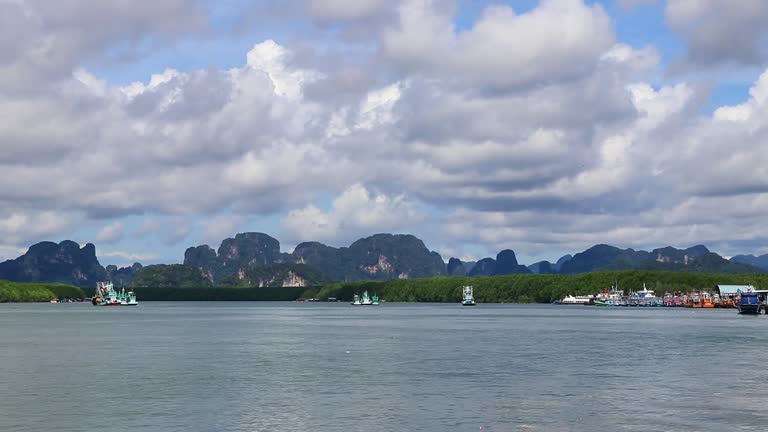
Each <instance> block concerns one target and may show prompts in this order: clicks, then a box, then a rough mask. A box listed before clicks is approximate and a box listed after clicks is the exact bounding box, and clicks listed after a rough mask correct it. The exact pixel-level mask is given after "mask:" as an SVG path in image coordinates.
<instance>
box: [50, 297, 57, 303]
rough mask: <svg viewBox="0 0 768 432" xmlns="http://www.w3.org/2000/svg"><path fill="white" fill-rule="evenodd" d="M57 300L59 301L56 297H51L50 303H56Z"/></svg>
mask: <svg viewBox="0 0 768 432" xmlns="http://www.w3.org/2000/svg"><path fill="white" fill-rule="evenodd" d="M58 302H59V299H57V298H53V299H51V303H58Z"/></svg>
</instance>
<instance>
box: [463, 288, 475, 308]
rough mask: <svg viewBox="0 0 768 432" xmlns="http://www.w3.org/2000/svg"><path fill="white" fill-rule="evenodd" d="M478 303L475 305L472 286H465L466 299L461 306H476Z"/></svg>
mask: <svg viewBox="0 0 768 432" xmlns="http://www.w3.org/2000/svg"><path fill="white" fill-rule="evenodd" d="M476 304H477V303H475V296H474V294H473V289H472V287H471V286H465V287H464V298H462V299H461V305H462V306H474V305H476Z"/></svg>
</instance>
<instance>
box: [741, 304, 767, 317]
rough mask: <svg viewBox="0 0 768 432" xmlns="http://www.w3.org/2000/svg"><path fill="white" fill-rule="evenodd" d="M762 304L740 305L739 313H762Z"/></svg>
mask: <svg viewBox="0 0 768 432" xmlns="http://www.w3.org/2000/svg"><path fill="white" fill-rule="evenodd" d="M762 309H763V306H762V305H739V313H740V314H742V315H760V312H761V311H762Z"/></svg>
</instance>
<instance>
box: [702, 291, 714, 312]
mask: <svg viewBox="0 0 768 432" xmlns="http://www.w3.org/2000/svg"><path fill="white" fill-rule="evenodd" d="M703 298H704V299H703V301H702V302H701V307H703V308H705V309H712V308H714V307H715V304H714V303H713V302H712V297H710V296H709V293H704V295H703Z"/></svg>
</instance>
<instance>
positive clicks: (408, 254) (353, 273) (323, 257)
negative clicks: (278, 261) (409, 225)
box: [291, 234, 446, 281]
mask: <svg viewBox="0 0 768 432" xmlns="http://www.w3.org/2000/svg"><path fill="white" fill-rule="evenodd" d="M291 256H292V259H293V260H294V262H297V263H302V264H308V265H310V266H313V267H316V268H318V269H320V270H321V271H323V272H324V273H326V274H327V275H328V276H330V277H331V278H332V279H333V280H336V281H353V280H385V279H398V278H399V279H412V278H421V277H431V276H444V275H445V274H446V266H445V263H444V262H443V259H442V258H441V257H440V254H438V253H437V252H430V250H429V249H427V247H426V246H425V245H424V242H423V241H421V240H419V239H418V238H416V237H414V236H412V235H408V234H376V235H373V236H370V237H366V238H362V239H359V240H357V241H356V242H354V243H352V244H351V245H350V246H349V247H347V248H345V247H341V248H334V247H330V246H326V245H324V244H322V243H317V242H311V243H301V244H299V245H298V246H296V249H295V250H294V251H293V254H292V255H291Z"/></svg>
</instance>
